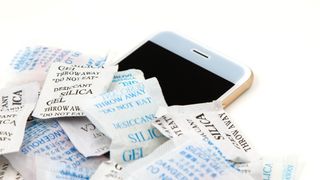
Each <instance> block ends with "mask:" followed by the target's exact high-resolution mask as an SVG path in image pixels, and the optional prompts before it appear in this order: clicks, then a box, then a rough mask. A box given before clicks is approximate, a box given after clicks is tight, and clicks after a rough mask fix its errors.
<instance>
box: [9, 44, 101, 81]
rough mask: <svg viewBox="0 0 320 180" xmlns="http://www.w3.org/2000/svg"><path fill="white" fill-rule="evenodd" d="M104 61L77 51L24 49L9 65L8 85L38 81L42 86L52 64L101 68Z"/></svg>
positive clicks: (48, 48) (41, 48)
mask: <svg viewBox="0 0 320 180" xmlns="http://www.w3.org/2000/svg"><path fill="white" fill-rule="evenodd" d="M105 61H106V57H99V56H90V55H85V54H83V53H81V52H78V51H72V50H64V49H60V48H53V47H46V46H36V47H26V48H24V49H22V50H20V51H19V52H18V53H17V54H16V55H15V57H14V58H13V59H12V61H11V63H10V66H11V68H12V69H11V70H12V72H13V75H14V78H12V79H13V81H10V82H9V84H10V85H17V84H23V83H27V82H33V81H38V82H39V83H40V84H41V85H42V84H43V82H44V80H45V78H46V74H47V72H48V70H49V67H50V65H51V64H52V63H54V62H63V63H66V64H75V65H86V66H91V67H102V66H103V65H104V63H105Z"/></svg>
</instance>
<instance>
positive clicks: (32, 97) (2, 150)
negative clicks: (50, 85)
mask: <svg viewBox="0 0 320 180" xmlns="http://www.w3.org/2000/svg"><path fill="white" fill-rule="evenodd" d="M38 92H39V84H38V83H29V84H24V85H20V86H16V87H11V88H6V89H2V90H0V102H1V104H0V154H6V153H11V152H17V151H19V148H20V146H21V144H22V140H23V135H24V129H25V126H26V123H27V119H28V117H29V115H30V114H31V112H32V110H33V108H34V107H35V104H36V102H37V100H38Z"/></svg>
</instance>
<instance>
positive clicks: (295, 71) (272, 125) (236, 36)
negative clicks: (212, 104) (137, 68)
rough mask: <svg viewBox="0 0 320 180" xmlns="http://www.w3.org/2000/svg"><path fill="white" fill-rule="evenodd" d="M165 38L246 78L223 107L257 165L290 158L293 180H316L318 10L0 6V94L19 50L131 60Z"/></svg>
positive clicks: (281, 4) (309, 6) (190, 4)
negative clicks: (247, 83)
mask: <svg viewBox="0 0 320 180" xmlns="http://www.w3.org/2000/svg"><path fill="white" fill-rule="evenodd" d="M162 30H171V31H175V32H178V33H180V34H183V35H187V36H188V37H191V38H192V39H194V40H197V41H198V42H200V43H202V44H204V45H206V46H207V47H209V48H211V49H216V50H218V51H219V52H222V53H223V54H224V55H227V56H229V57H232V58H233V59H236V60H238V61H240V62H243V63H245V64H247V65H248V66H249V67H251V68H252V70H253V72H254V74H255V81H254V83H253V86H252V88H251V89H250V90H249V91H247V92H246V93H245V94H244V95H242V96H241V97H240V98H239V99H238V100H237V101H236V102H234V103H233V104H232V105H231V106H230V107H228V109H227V110H228V112H229V113H230V115H231V116H232V117H233V119H234V121H236V123H237V124H238V126H240V128H241V129H242V130H243V131H244V132H245V134H246V135H247V136H248V138H249V139H250V140H251V141H252V144H254V145H255V147H256V148H257V150H258V151H259V152H260V153H261V154H262V155H272V156H279V157H281V156H283V155H287V154H295V155H298V156H299V157H300V158H301V160H303V162H304V170H303V173H302V176H301V179H319V176H318V174H319V173H317V171H319V170H318V168H319V162H320V158H319V156H320V146H319V144H320V135H319V133H318V132H319V125H320V110H319V105H318V103H319V100H320V98H319V92H320V89H319V77H320V70H319V61H320V2H319V1H316V0H313V1H312V0H304V1H295V0H289V1H280V0H275V1H273V0H272V1H270V0H268V1H257V0H255V1H254V0H252V1H249V0H243V1H230V0H224V1H213V0H209V1H201V0H197V1H187V0H182V1H173V0H159V1H152V0H146V1H140V0H130V1H122V0H117V1H106V0H105V1H95V0H90V1H81V0H76V1H68V0H54V1H44V0H31V1H26V0H22V1H14V0H10V1H1V2H0V84H3V83H4V82H5V81H7V80H10V79H9V78H10V77H8V75H7V73H6V72H7V71H8V63H9V61H10V59H11V58H12V57H13V55H14V52H16V51H17V50H18V49H20V48H22V47H24V46H26V45H48V46H55V47H61V48H66V49H74V50H80V51H82V52H86V53H94V54H102V55H103V54H105V53H106V52H108V50H113V51H116V52H119V54H121V53H122V52H125V51H129V50H130V49H131V48H133V47H134V46H135V45H136V44H138V43H140V42H141V41H142V40H144V39H145V38H147V37H149V36H150V35H153V34H155V33H156V32H158V31H162Z"/></svg>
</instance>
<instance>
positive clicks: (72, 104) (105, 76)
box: [32, 63, 118, 119]
mask: <svg viewBox="0 0 320 180" xmlns="http://www.w3.org/2000/svg"><path fill="white" fill-rule="evenodd" d="M117 69H118V67H117V66H108V67H106V68H90V67H76V66H74V65H67V64H64V63H54V64H52V65H51V68H50V71H49V73H48V76H47V79H46V81H45V84H44V86H43V88H42V91H41V94H40V97H39V101H38V103H37V106H36V108H35V110H34V112H33V114H32V115H33V116H34V117H37V118H41V119H48V118H54V117H74V116H84V114H83V112H82V111H81V110H80V108H79V104H80V103H81V101H82V98H83V97H85V96H91V95H98V94H100V93H102V92H104V91H106V89H107V88H108V86H109V84H110V83H111V81H112V78H113V75H114V73H115V72H116V71H117Z"/></svg>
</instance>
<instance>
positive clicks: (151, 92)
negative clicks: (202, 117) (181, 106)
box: [81, 78, 167, 164]
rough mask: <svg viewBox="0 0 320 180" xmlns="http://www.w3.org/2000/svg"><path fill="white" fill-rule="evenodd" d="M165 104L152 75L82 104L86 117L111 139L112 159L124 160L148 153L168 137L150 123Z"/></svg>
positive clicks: (130, 159)
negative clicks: (159, 108)
mask: <svg viewBox="0 0 320 180" xmlns="http://www.w3.org/2000/svg"><path fill="white" fill-rule="evenodd" d="M159 106H166V103H165V100H164V98H163V95H162V92H161V88H160V85H159V83H158V81H157V80H156V79H155V78H151V79H148V80H146V81H143V82H141V83H136V84H134V85H131V86H127V87H124V88H117V89H116V90H114V91H111V92H108V93H105V94H102V95H100V96H96V97H95V98H90V99H87V101H85V103H83V105H82V106H81V108H82V110H83V111H84V112H85V113H86V115H87V117H88V118H89V119H90V120H91V121H92V122H93V123H94V124H95V125H96V126H97V127H98V128H99V129H100V130H101V131H102V132H103V133H104V134H106V135H107V136H109V137H110V138H111V139H112V143H111V147H110V148H111V154H110V158H111V160H113V161H115V162H118V163H120V164H121V163H125V162H129V161H132V160H136V159H139V158H142V157H144V156H146V155H147V154H149V153H151V152H152V151H153V149H155V148H156V147H157V146H159V145H160V144H161V143H163V142H164V141H166V140H167V138H165V137H164V136H163V135H162V134H161V133H160V132H159V131H158V130H157V129H156V128H154V127H153V126H152V125H151V122H152V121H153V120H154V119H155V118H156V117H155V113H156V111H157V109H158V107H159Z"/></svg>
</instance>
